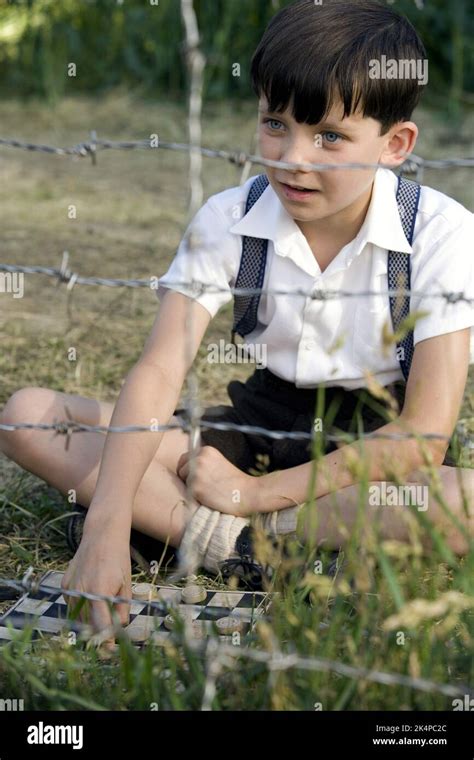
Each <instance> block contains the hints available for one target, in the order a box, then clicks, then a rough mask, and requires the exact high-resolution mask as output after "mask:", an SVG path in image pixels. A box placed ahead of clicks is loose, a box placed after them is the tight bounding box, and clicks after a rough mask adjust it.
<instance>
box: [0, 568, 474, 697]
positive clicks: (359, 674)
mask: <svg viewBox="0 0 474 760" xmlns="http://www.w3.org/2000/svg"><path fill="white" fill-rule="evenodd" d="M33 571H34V569H33V567H29V568H28V570H27V571H26V573H25V575H24V576H23V578H22V579H21V580H20V581H19V580H12V579H10V578H0V586H5V587H7V588H12V589H14V590H16V591H20V592H21V591H22V592H24V593H31V594H38V593H40V592H41V593H44V594H46V595H49V596H52V595H54V596H56V595H57V594H58V588H57V587H55V586H48V585H47V584H44V583H41V581H40V580H35V579H33V577H32V575H33ZM62 593H63V595H64V596H70V597H71V598H74V599H86V600H87V601H97V602H106V603H108V604H110V605H116V604H128V605H132V604H136V603H137V600H136V599H133V598H132V599H130V598H128V597H124V596H115V595H110V594H97V593H91V592H87V591H82V590H81V591H79V590H77V589H70V588H68V589H67V590H64V591H63V592H62ZM260 593H261V592H260ZM145 604H146V606H147V608H150V609H153V610H156V612H157V613H160V614H162V615H166V614H169V613H171V611H172V610H173V609H175V608H174V607H173V605H172V604H169V603H167V602H160V601H157V600H152V599H151V600H147V601H146V602H145ZM63 622H64V623H65V625H67V623H68V621H67V620H66V621H63ZM85 629H87V628H86V627H85ZM123 631H124V629H123V627H122V626H116V625H113V626H109V627H108V628H107V629H106V630H104V631H103V632H102V635H103V638H105V636H106V635H109V634H110V633H120V632H123ZM212 641H214V644H212ZM198 643H199V642H198ZM272 643H273V651H270V652H269V651H263V650H259V649H255V648H253V649H250V648H245V649H244V648H242V647H237V646H235V645H232V646H230V645H228V644H227V643H223V642H220V641H218V640H217V639H215V638H214V639H210V640H209V642H208V643H207V644H206V645H205V647H204V655H205V662H206V673H207V676H208V677H210V680H211V682H210V685H207V686H206V687H205V689H204V691H203V709H210V703H211V702H212V699H211V697H212V696H213V694H214V690H213V688H212V679H214V683H215V679H216V677H218V675H219V674H220V672H221V671H222V667H223V666H225V665H227V664H228V663H227V658H231V660H235V659H239V658H241V657H242V658H245V659H249V660H253V661H254V662H261V663H263V664H265V665H267V667H268V669H269V670H270V671H271V672H272V671H277V670H280V671H281V670H290V669H292V668H296V669H301V670H311V671H318V672H332V673H338V674H339V675H342V676H345V677H347V678H353V679H362V680H366V681H370V682H373V683H380V684H384V685H389V686H407V687H409V688H412V689H417V690H420V691H425V692H431V693H438V694H443V695H445V696H449V697H457V696H460V695H461V696H464V695H465V694H468V696H471V695H474V692H473V691H472V690H471V689H470V688H469V687H468V686H467V685H464V684H460V685H458V686H451V685H450V684H440V683H437V682H436V681H431V680H428V679H426V678H413V677H411V676H403V675H399V674H398V673H387V672H384V671H377V670H370V669H368V668H361V667H355V666H353V665H346V664H345V663H342V662H338V661H336V660H329V659H325V658H320V657H301V656H300V655H298V654H296V653H294V652H290V653H285V652H282V651H281V650H280V649H279V648H278V647H277V645H276V644H277V642H276V639H275V637H272ZM211 656H212V658H214V657H217V658H218V659H219V661H220V662H219V666H220V667H216V668H211V667H210V662H211V661H212V660H211Z"/></svg>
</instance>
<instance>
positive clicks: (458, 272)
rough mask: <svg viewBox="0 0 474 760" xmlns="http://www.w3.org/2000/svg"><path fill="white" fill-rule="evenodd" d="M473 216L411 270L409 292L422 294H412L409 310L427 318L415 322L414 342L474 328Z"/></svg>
mask: <svg viewBox="0 0 474 760" xmlns="http://www.w3.org/2000/svg"><path fill="white" fill-rule="evenodd" d="M473 240H474V215H472V214H469V215H468V216H467V218H466V220H465V221H464V220H463V222H462V223H461V224H460V225H459V226H458V227H457V228H456V229H454V230H450V231H449V232H447V233H445V234H444V235H443V236H442V238H441V239H440V240H438V241H437V242H436V243H435V245H434V246H433V247H431V248H430V250H429V251H428V252H427V255H426V257H424V259H423V261H422V262H420V263H419V264H418V266H417V267H415V266H414V267H413V270H412V278H411V289H412V290H414V291H417V292H418V293H421V295H416V294H414V295H412V297H411V305H410V311H427V312H429V314H428V316H426V317H422V318H420V319H419V320H417V322H416V325H415V328H414V334H413V342H414V344H415V345H416V344H417V343H418V342H419V341H420V340H425V339H426V338H433V337H435V336H437V335H444V334H446V333H450V332H454V331H456V330H463V329H465V328H466V327H470V328H471V361H472V344H473V341H472V337H473V332H474V331H473V326H474V309H473V303H472V299H473V298H474V258H473V252H472V243H473ZM434 293H459V294H462V296H463V299H470V300H471V302H469V301H468V300H463V299H460V300H458V301H456V300H455V298H453V302H452V303H450V302H449V301H448V300H447V299H446V298H444V297H440V296H438V297H434V298H433V297H431V296H432V294H434Z"/></svg>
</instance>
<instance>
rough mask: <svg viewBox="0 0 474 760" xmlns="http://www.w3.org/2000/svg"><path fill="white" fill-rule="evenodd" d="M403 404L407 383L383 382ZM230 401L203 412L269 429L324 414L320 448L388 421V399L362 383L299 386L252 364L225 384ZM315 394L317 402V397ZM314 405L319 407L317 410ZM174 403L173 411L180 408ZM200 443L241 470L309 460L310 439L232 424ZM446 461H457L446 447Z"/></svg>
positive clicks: (299, 425)
mask: <svg viewBox="0 0 474 760" xmlns="http://www.w3.org/2000/svg"><path fill="white" fill-rule="evenodd" d="M386 389H387V390H388V391H389V392H390V394H391V396H392V397H393V398H394V399H395V400H396V402H397V404H398V409H399V410H401V409H402V406H403V401H404V398H405V383H404V382H403V381H400V382H396V383H392V384H391V385H389V386H387V388H386ZM227 393H228V396H229V398H230V400H231V402H232V405H220V406H216V407H207V408H206V409H205V410H204V414H203V417H202V420H203V422H205V421H206V420H208V421H213V422H233V423H236V424H239V425H252V426H258V427H262V428H265V429H267V430H281V431H285V432H287V431H292V432H295V431H304V432H307V433H309V432H311V430H312V428H313V422H314V420H315V418H321V420H322V432H321V433H320V434H318V435H320V436H321V439H322V453H323V454H329V453H330V452H331V451H334V450H335V449H337V443H336V442H334V441H331V440H326V437H327V435H328V434H335V435H338V434H341V432H347V433H353V434H356V435H361V434H362V433H370V432H373V431H374V430H377V428H380V427H382V426H383V425H385V424H387V423H388V422H389V421H390V418H389V416H388V410H389V405H388V404H387V403H386V402H384V401H381V400H380V399H377V398H376V397H375V396H373V395H372V394H370V393H369V391H368V390H367V389H365V388H358V389H357V390H352V391H348V390H346V389H344V388H342V387H338V386H333V387H330V388H323V387H322V386H321V387H320V388H319V389H318V388H314V389H313V388H309V389H306V388H297V387H296V386H295V385H294V384H293V383H290V382H287V381H286V380H282V379H280V378H279V377H277V376H276V375H274V374H273V373H272V372H270V370H268V369H266V368H265V369H256V370H255V371H254V373H253V375H251V376H250V377H249V378H248V379H247V381H246V382H245V383H242V382H240V381H239V380H232V381H231V382H230V383H229V384H228V385H227ZM318 395H319V401H318V404H319V405H318V406H316V404H317V399H318ZM317 410H318V411H317ZM183 413H184V410H183V409H176V410H175V414H177V415H180V414H183ZM201 444H202V445H203V446H206V445H207V446H214V447H215V448H216V449H218V450H219V451H220V452H221V453H222V454H223V455H224V456H225V457H226V459H228V460H229V461H230V462H232V463H233V464H234V465H235V466H236V467H238V468H239V469H240V470H243V471H244V472H249V470H256V471H262V468H263V471H265V472H272V471H274V470H282V469H287V468H289V467H296V466H297V465H299V464H304V463H305V462H309V461H310V460H311V441H310V440H308V439H292V438H284V439H274V438H269V437H267V436H264V435H261V434H258V433H243V432H241V431H234V430H215V429H210V430H205V429H203V430H202V431H201ZM444 464H448V465H451V466H456V462H455V460H454V459H453V458H452V456H451V454H450V452H449V451H448V453H447V455H446V458H445V460H444Z"/></svg>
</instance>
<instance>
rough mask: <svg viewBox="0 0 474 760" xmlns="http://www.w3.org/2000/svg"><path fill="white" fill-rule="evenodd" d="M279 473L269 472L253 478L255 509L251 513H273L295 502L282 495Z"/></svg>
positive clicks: (277, 471)
mask: <svg viewBox="0 0 474 760" xmlns="http://www.w3.org/2000/svg"><path fill="white" fill-rule="evenodd" d="M280 475H281V473H280V471H279V470H276V471H275V472H269V473H268V474H267V475H260V476H259V477H258V478H257V477H256V478H255V481H256V483H255V492H256V493H255V499H254V500H253V504H254V505H255V507H254V508H253V509H252V512H273V511H275V510H279V509H285V508H286V507H291V506H294V504H295V502H294V500H293V499H291V498H290V497H288V496H285V495H283V494H284V491H283V492H282V487H281V484H280Z"/></svg>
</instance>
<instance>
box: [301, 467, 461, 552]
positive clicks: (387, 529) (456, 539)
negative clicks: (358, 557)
mask: <svg viewBox="0 0 474 760" xmlns="http://www.w3.org/2000/svg"><path fill="white" fill-rule="evenodd" d="M436 469H437V473H438V475H439V480H440V491H441V494H442V496H443V499H444V501H445V503H446V506H447V508H448V510H449V511H450V512H451V514H452V515H453V516H454V517H455V518H456V519H457V520H458V521H459V522H460V523H461V525H462V526H463V527H464V529H465V530H466V531H467V534H468V536H469V537H470V539H471V540H472V538H473V536H474V470H472V469H467V468H464V469H463V468H460V467H446V466H444V465H443V466H441V467H438V468H436ZM368 485H369V488H371V489H375V491H374V490H372V491H371V493H372V494H373V493H375V494H376V493H377V492H378V493H383V489H384V484H383V483H381V482H373V483H369V484H368ZM386 485H392V484H391V483H387V484H386ZM404 485H407V486H424V487H425V488H426V489H427V490H426V491H425V492H424V493H423V500H422V501H421V500H420V501H418V502H417V501H416V499H415V506H408V505H407V503H405V504H396V505H391V506H390V505H389V504H387V505H385V506H383V505H381V506H378V505H374V504H372V505H371V504H370V502H369V503H367V505H366V506H365V507H364V508H363V510H362V516H361V517H359V510H358V504H359V503H360V498H361V497H360V486H359V484H355V485H351V486H348V487H347V488H342V489H340V490H338V491H336V492H334V493H333V494H327V495H326V496H323V497H322V498H320V499H318V500H317V508H316V510H312V512H311V511H310V509H308V510H307V512H306V515H305V520H304V524H303V526H302V531H303V533H302V538H303V540H306V541H309V542H311V541H312V542H315V544H316V545H319V544H323V545H324V546H327V547H328V548H338V547H341V546H344V544H346V543H347V542H348V541H349V540H350V537H351V536H352V535H353V533H354V530H355V529H356V524H357V521H358V520H359V519H360V520H361V532H360V534H359V535H360V537H361V539H363V538H364V536H366V535H367V534H368V533H370V532H371V531H373V530H374V529H375V531H376V532H377V535H378V536H379V537H380V538H381V539H394V540H398V541H404V542H408V541H410V540H411V537H412V536H413V530H414V529H415V530H416V525H417V523H418V521H417V518H416V515H415V512H416V511H417V510H419V511H420V512H422V513H423V514H424V515H426V518H427V520H428V521H429V522H430V523H431V524H432V525H433V526H434V527H435V528H436V529H437V530H438V531H439V532H440V533H441V534H442V535H443V536H444V538H445V540H446V541H447V543H448V546H450V548H451V549H452V550H453V551H454V552H455V553H456V554H465V553H466V552H467V551H468V550H469V545H468V541H466V539H465V538H463V536H462V533H461V532H460V531H459V530H458V529H457V528H456V526H455V525H454V524H453V521H452V520H451V519H450V517H449V516H448V515H447V514H446V511H445V510H444V509H443V508H442V506H441V504H440V502H439V499H438V498H436V496H435V493H434V490H432V488H431V487H430V486H429V485H428V480H427V476H426V474H425V473H423V472H418V471H417V472H413V473H411V474H410V475H409V477H408V478H407V482H406V484H404ZM461 486H462V487H461ZM463 492H464V495H465V499H466V501H467V510H468V514H467V515H466V513H465V510H464V506H463ZM414 493H416V492H414ZM419 493H421V492H419ZM420 540H421V543H422V545H423V546H424V547H425V548H429V547H430V546H431V544H430V538H429V535H428V534H427V532H426V531H423V533H422V535H421V536H420Z"/></svg>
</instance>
